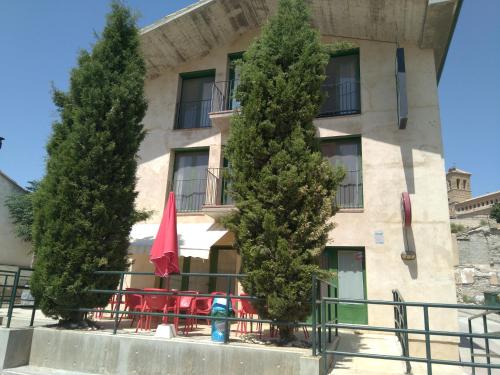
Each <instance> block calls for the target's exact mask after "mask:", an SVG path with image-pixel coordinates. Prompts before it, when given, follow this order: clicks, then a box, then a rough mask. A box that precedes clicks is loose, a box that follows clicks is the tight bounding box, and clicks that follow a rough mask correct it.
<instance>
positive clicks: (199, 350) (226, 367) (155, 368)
mask: <svg viewBox="0 0 500 375" xmlns="http://www.w3.org/2000/svg"><path fill="white" fill-rule="evenodd" d="M309 353H310V350H305V349H290V348H270V347H257V346H253V345H244V344H236V343H231V344H229V345H224V344H214V343H211V342H207V341H200V342H198V341H194V340H193V341H192V340H188V339H185V338H184V339H183V338H179V339H171V340H165V339H159V338H154V337H144V336H143V337H137V336H130V335H112V334H109V333H103V332H81V331H80V332H78V331H65V330H57V329H51V328H36V329H35V330H34V333H33V345H32V350H31V356H30V366H38V367H46V368H54V369H61V370H67V371H75V372H90V373H98V374H165V375H167V374H170V375H174V374H175V375H181V374H182V375H184V374H208V375H219V374H235V375H239V374H259V375H267V374H272V375H275V374H278V373H279V374H290V375H312V374H318V375H322V372H321V368H322V366H321V358H320V357H312V356H310V354H309Z"/></svg>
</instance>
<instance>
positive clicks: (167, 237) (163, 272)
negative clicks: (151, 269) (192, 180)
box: [149, 192, 179, 277]
mask: <svg viewBox="0 0 500 375" xmlns="http://www.w3.org/2000/svg"><path fill="white" fill-rule="evenodd" d="M149 260H150V261H151V262H152V263H153V264H154V266H155V275H157V276H161V277H165V276H168V275H172V274H178V273H179V245H178V243H177V212H176V209H175V196H174V193H173V192H170V194H169V195H168V201H167V206H166V207H165V209H164V210H163V217H162V218H161V223H160V228H158V233H157V234H156V238H155V240H154V242H153V246H152V247H151V254H150V255H149Z"/></svg>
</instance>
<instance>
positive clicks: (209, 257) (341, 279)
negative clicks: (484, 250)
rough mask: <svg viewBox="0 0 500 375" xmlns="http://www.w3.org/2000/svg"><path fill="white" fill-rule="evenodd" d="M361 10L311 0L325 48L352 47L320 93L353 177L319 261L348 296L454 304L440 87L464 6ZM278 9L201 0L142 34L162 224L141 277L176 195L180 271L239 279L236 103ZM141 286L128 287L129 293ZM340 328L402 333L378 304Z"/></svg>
mask: <svg viewBox="0 0 500 375" xmlns="http://www.w3.org/2000/svg"><path fill="white" fill-rule="evenodd" d="M357 4H358V5H357V6H355V7H347V6H346V2H345V1H341V0H335V1H326V0H314V1H312V2H311V8H312V20H313V24H314V26H315V27H317V28H318V29H319V31H320V33H321V35H322V41H323V42H324V43H325V44H328V43H333V42H338V41H348V42H350V43H351V44H352V45H353V46H354V48H353V49H352V50H349V51H347V52H346V53H344V54H340V55H334V56H331V59H330V63H329V64H328V67H327V79H326V82H325V85H324V90H325V91H326V92H327V93H328V99H326V100H325V102H324V104H323V106H322V107H321V110H320V113H319V114H318V117H317V118H316V120H315V125H316V128H317V136H318V138H320V140H321V149H322V151H323V153H324V155H325V158H327V159H328V160H329V161H330V162H331V163H332V164H335V165H338V164H340V165H343V166H344V167H345V168H346V170H347V175H346V178H345V180H344V181H343V183H342V185H341V186H340V188H339V191H338V193H337V202H336V203H337V206H338V207H339V211H338V213H337V214H336V215H335V216H334V217H333V218H332V221H333V222H334V223H335V228H334V229H333V230H332V232H331V235H330V240H329V242H328V246H327V248H326V249H325V251H324V254H323V255H322V264H323V265H324V267H325V268H329V269H331V270H333V271H335V272H336V277H335V280H333V281H334V282H335V283H336V284H337V285H338V286H339V293H340V297H345V298H369V299H384V300H389V299H391V298H392V295H391V291H392V290H393V289H399V290H400V292H401V293H402V295H403V296H404V298H405V299H406V300H408V301H428V302H438V301H439V302H445V303H446V302H448V303H453V302H455V301H456V299H455V283H454V277H453V265H454V264H453V254H452V242H451V234H450V221H449V214H448V200H447V191H446V188H445V186H446V185H445V173H444V170H445V169H444V160H443V148H442V140H441V123H440V117H439V106H438V96H437V81H438V77H439V75H440V72H441V70H442V67H443V64H444V59H445V55H446V50H447V46H448V43H449V40H450V39H451V35H452V33H453V25H454V23H455V22H456V17H457V13H458V12H457V4H458V1H452V0H450V1H441V2H433V1H429V2H427V1H417V0H410V1H404V2H379V1H373V0H365V1H361V2H357ZM275 9H276V1H271V0H269V1H266V0H260V1H256V0H231V1H226V0H203V1H199V2H197V3H196V4H193V5H192V6H190V7H188V8H186V9H183V10H181V11H179V12H177V13H175V14H173V15H170V16H167V17H165V18H164V19H162V20H160V21H158V22H157V23H155V24H152V25H151V26H148V27H146V28H145V29H143V30H142V34H141V38H142V48H143V51H144V55H145V59H146V62H147V68H148V79H147V82H146V95H147V98H148V101H149V108H148V112H147V114H146V117H145V120H144V124H145V127H146V129H147V136H146V138H145V140H144V142H143V144H142V147H141V150H140V166H139V170H138V185H137V188H138V191H139V196H138V200H137V202H138V205H139V207H140V208H143V209H148V210H154V211H155V214H154V215H153V216H152V217H151V218H150V219H149V220H148V221H147V222H146V223H141V224H137V225H136V226H135V227H134V229H133V231H132V244H131V257H132V258H133V266H132V269H133V270H134V271H149V270H152V266H151V264H149V261H148V252H149V246H150V244H151V241H152V239H153V238H154V236H155V234H156V230H157V228H158V224H159V221H160V218H161V213H162V208H163V207H164V205H165V199H166V197H167V193H168V192H169V191H174V192H175V193H176V197H177V202H176V203H177V209H178V218H177V220H178V231H179V237H180V245H179V246H180V255H181V268H182V271H184V272H187V271H190V272H218V273H222V272H230V273H234V272H238V271H239V266H240V259H239V255H238V254H237V252H236V250H235V249H234V248H233V246H232V244H233V240H234V238H233V235H232V234H231V233H230V232H228V231H226V230H225V229H224V228H223V226H222V225H221V224H220V220H219V219H220V217H221V216H223V215H224V214H227V213H228V212H229V211H230V210H232V209H234V206H233V205H232V201H231V197H230V196H229V195H228V194H227V190H228V182H227V181H224V178H223V173H222V170H223V169H224V168H227V167H228V163H227V161H226V160H225V159H224V152H223V149H224V145H225V144H226V142H227V139H228V137H229V134H230V127H231V125H230V119H231V116H233V113H234V112H235V111H236V110H237V108H238V106H239V103H238V102H237V101H236V100H235V99H234V96H233V93H234V90H235V89H236V87H237V84H238V76H239V72H238V69H237V67H236V66H235V64H234V62H235V61H236V60H237V59H239V58H241V55H242V53H243V52H244V51H245V50H246V49H247V48H248V46H249V45H250V43H251V42H252V41H253V40H254V39H255V37H257V36H258V35H259V30H260V28H261V26H262V25H263V24H264V23H265V22H266V20H267V19H268V17H269V15H270V14H272V13H273V12H274V11H275ZM398 47H399V48H403V49H404V63H405V64H404V65H405V71H406V89H405V92H404V94H407V95H405V99H407V104H408V107H407V110H408V120H407V122H406V124H405V125H406V127H405V128H404V129H400V127H399V124H400V121H399V120H398V113H399V115H400V116H399V117H401V109H402V108H401V106H399V107H398V103H400V101H399V102H398V88H399V89H400V90H401V89H402V88H403V86H401V85H399V83H398V82H397V79H396V66H395V65H396V64H395V60H396V53H397V52H396V51H397V49H398ZM399 94H400V95H401V91H399ZM403 192H407V193H409V196H410V198H411V210H412V221H411V226H404V222H403V217H402V216H403V215H402V214H401V195H402V193H403ZM402 254H415V255H416V257H415V258H414V259H412V257H405V256H402ZM144 282H146V281H145V280H143V279H137V280H135V281H134V280H132V281H131V283H132V284H133V285H132V284H131V285H130V286H144V285H142V283H144ZM172 282H174V283H177V284H176V286H177V287H182V288H189V289H198V290H202V291H209V292H211V291H214V290H224V288H225V287H226V286H227V284H225V280H214V279H207V280H202V279H196V280H194V279H193V278H192V279H190V280H188V279H186V278H182V279H179V280H177V281H175V280H172ZM453 314H454V313H453V312H451V313H448V314H446V316H443V314H440V313H439V312H431V322H432V324H433V325H436V326H437V327H440V328H442V329H443V330H456V328H457V327H456V319H454V317H455V316H454V315H453ZM450 317H451V318H450ZM341 319H342V320H343V321H346V322H356V323H363V324H365V323H368V324H378V325H385V326H389V327H390V326H392V325H393V321H392V319H393V317H392V313H391V312H390V311H389V313H388V310H387V308H384V307H377V306H369V307H368V308H367V307H366V306H363V305H347V304H346V305H343V306H341ZM409 319H410V325H413V327H418V326H422V324H423V322H422V313H421V311H409ZM454 343H455V341H445V340H444V341H443V342H442V343H441V344H442V345H444V346H443V347H444V348H448V347H453V345H450V344H454ZM433 345H439V343H438V342H436V343H435V344H433ZM452 352H453V349H452Z"/></svg>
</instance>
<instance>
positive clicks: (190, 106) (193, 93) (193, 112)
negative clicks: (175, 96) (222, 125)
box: [175, 70, 215, 129]
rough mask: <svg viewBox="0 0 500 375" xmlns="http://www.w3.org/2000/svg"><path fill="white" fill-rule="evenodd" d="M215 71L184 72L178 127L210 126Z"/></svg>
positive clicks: (178, 110)
mask: <svg viewBox="0 0 500 375" xmlns="http://www.w3.org/2000/svg"><path fill="white" fill-rule="evenodd" d="M214 78H215V71H214V70H208V71H203V72H195V73H187V74H182V75H181V79H182V84H181V95H180V102H179V104H178V108H177V122H176V126H175V128H176V129H192V128H208V127H210V126H211V125H210V118H209V116H208V114H209V113H210V110H211V105H212V88H213V84H214Z"/></svg>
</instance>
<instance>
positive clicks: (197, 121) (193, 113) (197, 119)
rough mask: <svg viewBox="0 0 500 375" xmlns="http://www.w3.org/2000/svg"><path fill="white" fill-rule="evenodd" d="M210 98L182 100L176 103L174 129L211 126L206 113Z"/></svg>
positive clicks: (209, 108) (209, 106) (209, 105)
mask: <svg viewBox="0 0 500 375" xmlns="http://www.w3.org/2000/svg"><path fill="white" fill-rule="evenodd" d="M211 108H212V99H211V98H210V99H204V100H193V101H183V102H180V103H178V104H177V119H176V123H175V129H195V128H209V127H211V126H212V123H211V121H210V116H209V115H208V114H209V113H210V111H211Z"/></svg>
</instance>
